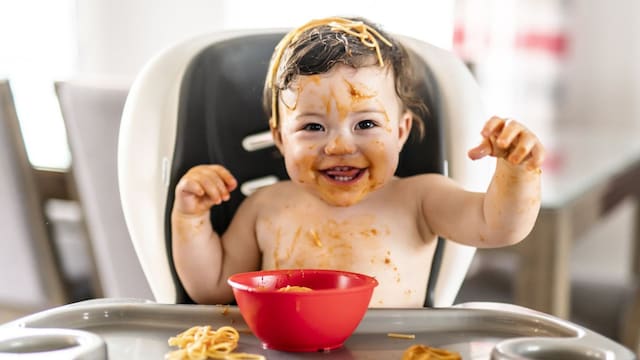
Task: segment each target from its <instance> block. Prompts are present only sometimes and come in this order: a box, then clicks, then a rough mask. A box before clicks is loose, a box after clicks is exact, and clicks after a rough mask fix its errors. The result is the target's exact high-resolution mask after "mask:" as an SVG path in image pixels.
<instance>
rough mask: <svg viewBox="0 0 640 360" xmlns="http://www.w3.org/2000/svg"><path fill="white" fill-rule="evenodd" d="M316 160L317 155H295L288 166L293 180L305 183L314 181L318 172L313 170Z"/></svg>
mask: <svg viewBox="0 0 640 360" xmlns="http://www.w3.org/2000/svg"><path fill="white" fill-rule="evenodd" d="M315 160H316V156H315V155H300V156H294V157H293V160H292V161H291V162H289V166H287V169H288V170H289V176H290V177H291V178H292V180H294V181H297V182H300V183H303V184H305V183H311V182H314V181H315V178H316V174H315V172H314V171H313V164H314V162H315ZM291 170H293V171H291Z"/></svg>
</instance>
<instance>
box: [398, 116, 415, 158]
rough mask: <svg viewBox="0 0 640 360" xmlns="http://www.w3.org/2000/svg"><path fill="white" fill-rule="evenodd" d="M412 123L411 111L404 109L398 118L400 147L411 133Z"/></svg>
mask: <svg viewBox="0 0 640 360" xmlns="http://www.w3.org/2000/svg"><path fill="white" fill-rule="evenodd" d="M412 125H413V113H412V112H411V111H408V110H407V111H405V112H404V114H402V116H401V117H400V120H398V140H399V144H400V149H398V150H402V147H403V146H404V144H405V143H406V142H407V139H408V138H409V134H411V126H412Z"/></svg>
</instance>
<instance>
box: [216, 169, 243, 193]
mask: <svg viewBox="0 0 640 360" xmlns="http://www.w3.org/2000/svg"><path fill="white" fill-rule="evenodd" d="M214 169H215V171H216V173H217V174H218V175H219V176H220V178H221V179H222V181H224V184H225V186H226V189H227V190H228V191H229V192H231V191H233V190H235V189H236V187H237V186H238V182H237V181H236V178H235V177H233V175H231V172H230V171H229V170H227V168H225V167H222V166H217V167H215V168H214Z"/></svg>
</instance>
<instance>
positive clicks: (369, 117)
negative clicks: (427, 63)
mask: <svg viewBox="0 0 640 360" xmlns="http://www.w3.org/2000/svg"><path fill="white" fill-rule="evenodd" d="M279 108H280V110H279V112H280V115H281V117H280V126H279V128H277V129H273V132H274V139H275V141H276V144H277V145H278V148H279V149H280V151H281V152H282V154H283V156H284V159H285V165H286V168H287V172H288V174H289V177H290V178H291V180H292V181H294V182H296V183H298V184H300V185H302V186H303V187H305V188H306V189H307V190H309V191H310V192H311V193H313V194H315V195H316V196H318V197H320V198H321V199H322V200H324V201H325V202H327V203H329V204H331V205H334V206H349V205H353V204H356V203H358V202H359V201H361V200H362V199H363V198H364V197H365V196H367V194H369V193H371V192H372V191H375V190H377V189H379V188H381V187H382V186H384V185H385V184H386V183H387V182H388V181H389V180H390V179H391V178H392V177H393V175H394V173H395V170H396V167H397V165H398V158H399V153H400V150H401V149H402V146H403V145H404V142H405V141H406V139H407V136H408V134H409V130H410V128H411V114H410V113H409V112H408V111H403V110H402V106H401V103H400V100H399V98H398V97H397V95H396V93H395V88H394V78H393V73H392V71H389V70H388V69H387V68H380V67H378V66H368V67H363V68H358V69H354V68H352V67H349V66H345V65H336V66H335V67H334V68H333V69H332V70H331V71H329V72H327V73H324V74H318V75H304V76H299V77H298V78H297V79H295V81H293V83H292V85H291V86H290V87H289V88H288V89H287V90H284V91H282V93H281V94H280V102H279Z"/></svg>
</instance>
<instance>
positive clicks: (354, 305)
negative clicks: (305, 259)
mask: <svg viewBox="0 0 640 360" xmlns="http://www.w3.org/2000/svg"><path fill="white" fill-rule="evenodd" d="M227 282H228V283H229V285H231V287H232V288H233V294H234V296H235V298H236V302H237V303H238V308H239V309H240V313H241V314H242V317H243V318H244V320H245V322H246V323H247V325H248V326H249V328H250V329H251V331H253V333H254V334H255V336H256V337H258V339H260V340H261V341H262V344H263V346H264V347H265V348H269V349H275V350H283V351H297V352H301V351H327V350H332V349H336V348H339V347H341V346H342V344H344V342H345V341H346V340H347V338H348V337H349V336H351V334H352V333H353V331H354V330H355V329H356V327H357V326H358V324H360V321H361V320H362V318H363V316H364V314H365V313H366V311H367V307H368V306H369V301H370V300H371V295H372V294H373V289H374V288H375V287H376V286H377V285H378V281H377V280H376V279H374V278H372V277H370V276H367V275H363V274H356V273H352V272H346V271H336V270H312V269H295V270H269V271H254V272H247V273H239V274H235V275H232V276H231V277H229V279H228V280H227ZM288 285H289V286H304V287H308V288H311V289H312V291H308V292H296V291H285V292H283V291H279V290H278V289H281V288H284V287H287V286H288Z"/></svg>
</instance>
